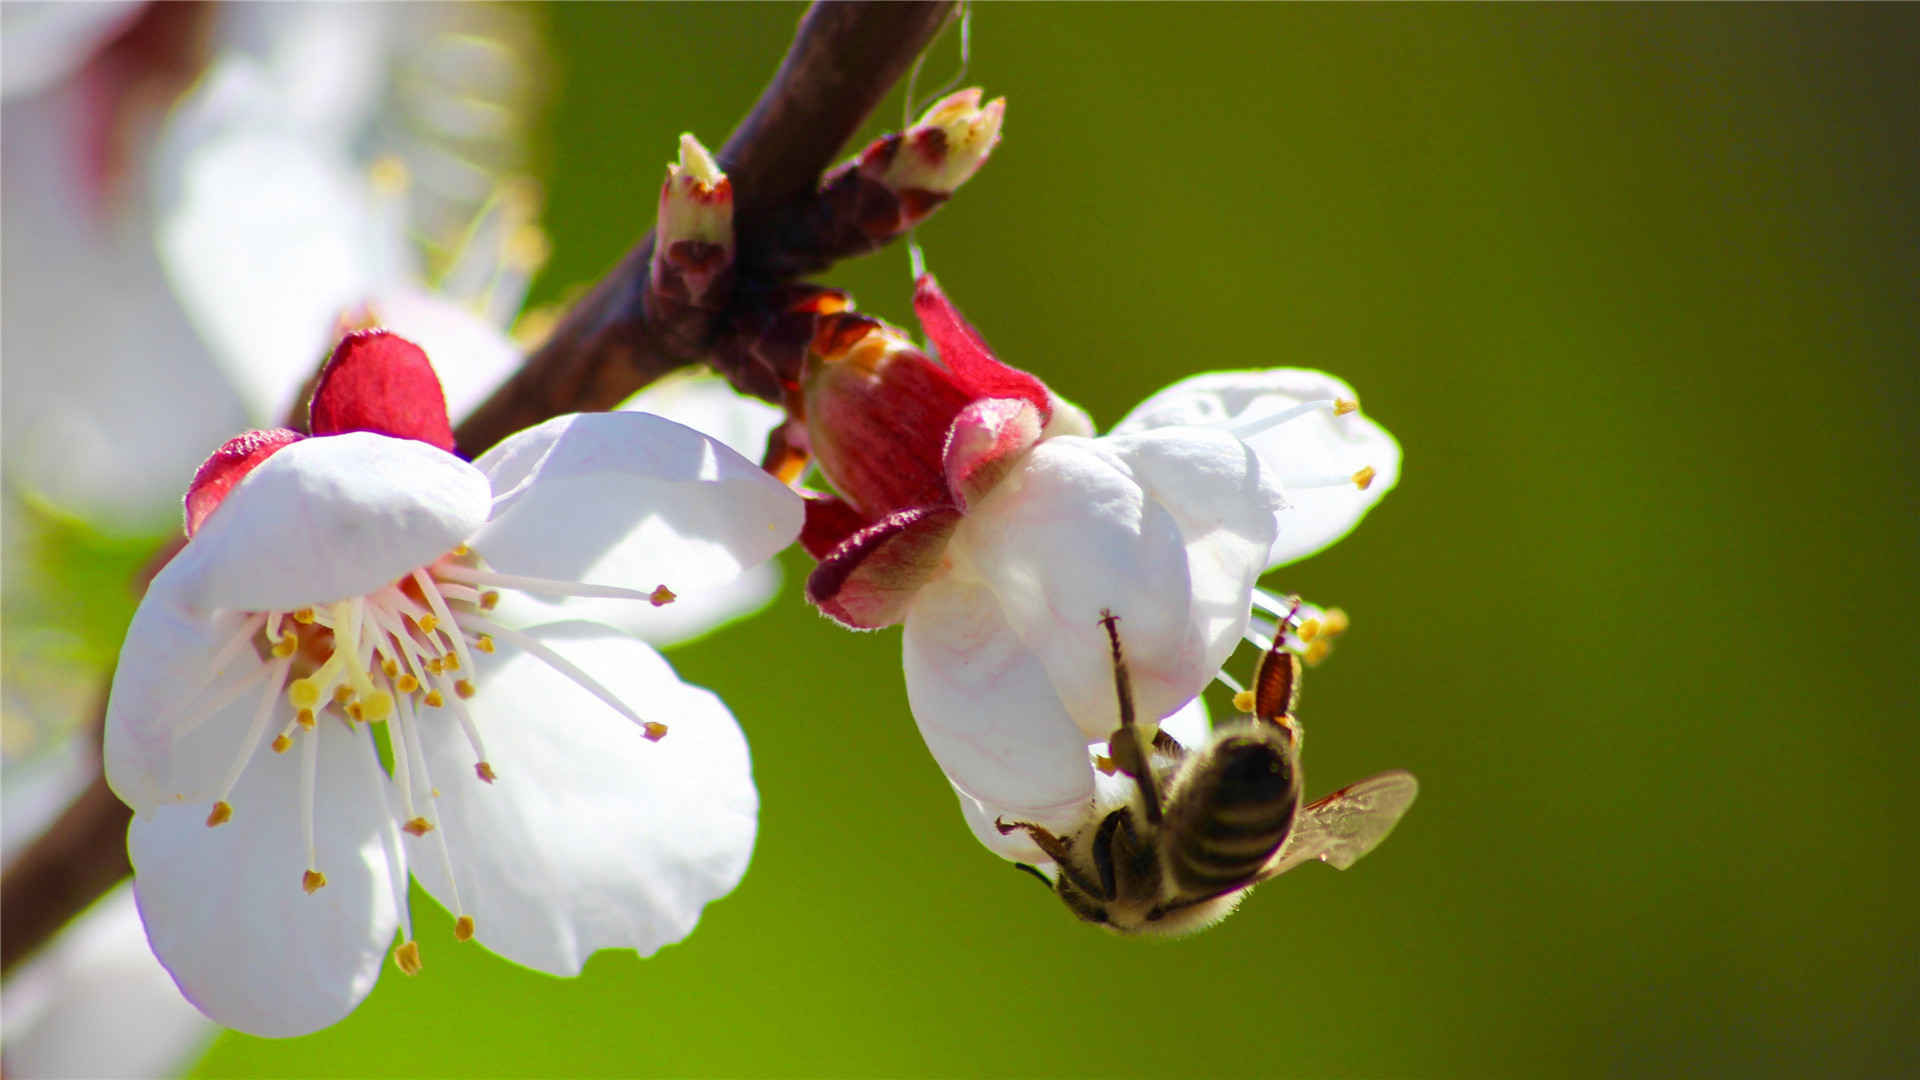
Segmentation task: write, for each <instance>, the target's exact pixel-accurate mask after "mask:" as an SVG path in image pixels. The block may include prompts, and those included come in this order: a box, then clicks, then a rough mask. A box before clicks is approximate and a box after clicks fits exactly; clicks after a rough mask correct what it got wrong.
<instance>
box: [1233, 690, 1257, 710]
mask: <svg viewBox="0 0 1920 1080" xmlns="http://www.w3.org/2000/svg"><path fill="white" fill-rule="evenodd" d="M1233 707H1234V708H1235V709H1238V710H1239V711H1241V712H1245V713H1250V712H1252V711H1253V691H1251V690H1242V691H1240V692H1239V693H1237V694H1235V695H1233Z"/></svg>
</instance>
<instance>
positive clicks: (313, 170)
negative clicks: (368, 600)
mask: <svg viewBox="0 0 1920 1080" xmlns="http://www.w3.org/2000/svg"><path fill="white" fill-rule="evenodd" d="M155 174H156V182H157V187H156V190H155V193H154V202H155V207H156V210H157V217H158V219H159V225H158V235H159V244H160V251H161V256H162V260H163V262H164V263H165V264H166V267H167V271H168V275H169V277H170V278H171V279H172V281H173V283H174V287H175V290H176V291H177V292H178V294H179V296H180V299H181V302H182V303H183V304H184V306H185V307H186V309H187V312H188V314H189V315H190V316H191V317H192V319H193V322H194V325H195V326H197V327H198V328H199V329H200V331H201V333H202V335H203V336H204V337H205V338H206V340H207V342H208V343H209V344H210V345H211V346H212V348H213V352H214V355H215V357H216V358H217V359H218V360H219V362H220V363H221V365H222V366H223V368H224V369H225V370H226V372H227V374H228V376H229V378H230V379H231V380H232V381H233V383H234V385H235V386H236V387H238V388H239V390H240V392H241V396H242V398H243V399H244V400H245V401H246V402H247V404H248V407H249V409H250V411H251V413H252V415H253V416H254V417H255V418H256V420H257V421H259V422H269V421H272V422H278V420H279V419H280V417H282V416H283V415H284V414H285V413H286V411H287V408H288V406H289V405H290V404H292V401H293V396H294V393H295V391H296V390H297V388H298V387H299V386H300V384H301V382H302V381H303V380H304V379H305V377H306V376H308V375H310V374H311V373H312V372H313V371H314V370H315V369H316V368H317V367H318V365H319V362H320V361H321V360H322V359H324V358H325V356H326V353H327V350H328V349H329V348H330V347H331V345H332V344H333V342H332V341H331V340H330V339H331V337H332V330H333V326H334V320H335V319H336V317H337V316H338V315H339V314H340V313H341V312H342V311H344V310H346V309H348V308H350V307H353V306H355V305H358V304H359V303H361V302H362V301H364V300H365V299H366V298H367V297H368V296H370V295H374V294H376V293H377V292H378V291H379V290H380V289H381V287H382V286H385V285H388V284H390V283H392V282H394V281H397V280H401V279H402V278H403V277H404V276H405V274H406V271H407V269H408V267H407V265H406V258H405V255H404V248H403V246H402V240H403V237H402V236H400V235H399V234H398V231H397V230H395V229H394V228H393V227H392V221H391V219H390V217H388V216H383V215H381V214H379V213H377V212H376V211H375V208H374V205H373V201H372V192H371V188H370V187H369V185H368V183H367V181H366V179H365V178H364V177H363V176H361V175H360V174H359V173H358V172H357V171H356V170H355V169H354V168H353V166H352V164H351V162H350V161H349V160H348V159H347V158H346V156H345V154H344V150H343V148H339V147H334V146H331V145H329V144H327V143H326V142H325V141H324V140H319V139H315V138H314V137H313V136H312V133H310V132H306V131H303V130H301V129H299V128H296V127H289V126H288V124H287V119H286V116H285V114H284V103H283V102H282V99H281V96H280V93H279V90H278V88H277V86H276V85H275V84H274V83H273V82H272V81H271V80H269V79H267V78H266V77H265V76H264V75H263V74H262V73H261V72H260V71H259V70H258V69H257V68H256V67H254V66H253V65H251V64H250V63H248V62H246V61H244V60H241V59H239V58H237V57H235V58H229V59H228V60H226V61H224V62H223V63H222V64H221V65H220V66H218V67H217V68H216V69H215V70H214V71H212V72H210V73H209V74H208V76H207V77H206V79H205V80H204V82H203V84H202V86H201V87H200V88H199V89H198V90H196V91H195V92H194V93H193V95H192V96H191V97H190V98H189V99H188V100H187V101H186V102H185V103H183V104H182V106H181V107H180V109H179V111H178V112H177V114H176V116H175V118H174V119H173V120H172V121H171V122H170V124H169V127H168V130H167V133H166V135H165V136H164V137H163V140H162V143H161V147H160V149H159V151H158V154H157V160H156V165H155Z"/></svg>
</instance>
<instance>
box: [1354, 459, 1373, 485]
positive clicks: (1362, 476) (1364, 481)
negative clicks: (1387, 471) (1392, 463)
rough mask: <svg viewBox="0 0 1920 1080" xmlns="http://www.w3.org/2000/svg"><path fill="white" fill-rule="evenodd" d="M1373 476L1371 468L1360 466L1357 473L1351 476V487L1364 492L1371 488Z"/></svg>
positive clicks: (1369, 466)
mask: <svg viewBox="0 0 1920 1080" xmlns="http://www.w3.org/2000/svg"><path fill="white" fill-rule="evenodd" d="M1374 476H1375V473H1374V471H1373V466H1371V465H1366V466H1362V467H1361V469H1360V471H1359V472H1356V473H1354V474H1353V486H1354V487H1357V488H1359V489H1360V490H1361V491H1365V490H1367V488H1369V487H1372V486H1373V478H1374Z"/></svg>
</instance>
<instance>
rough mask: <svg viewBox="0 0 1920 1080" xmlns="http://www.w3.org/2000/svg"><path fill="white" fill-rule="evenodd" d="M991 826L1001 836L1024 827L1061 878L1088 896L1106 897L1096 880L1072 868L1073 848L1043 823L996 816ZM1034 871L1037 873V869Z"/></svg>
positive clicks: (1105, 892) (1105, 891)
mask: <svg viewBox="0 0 1920 1080" xmlns="http://www.w3.org/2000/svg"><path fill="white" fill-rule="evenodd" d="M993 827H994V828H996V829H999V830H1000V835H1001V836H1007V835H1010V834H1011V833H1012V832H1013V831H1014V830H1015V829H1025V830H1026V831H1027V835H1028V836H1030V837H1032V838H1033V843H1034V846H1035V847H1037V848H1039V849H1040V850H1041V851H1043V852H1046V855H1047V858H1049V859H1052V860H1053V862H1054V865H1056V866H1058V867H1059V868H1060V877H1061V878H1062V880H1065V881H1070V882H1072V883H1073V884H1074V885H1075V886H1076V887H1078V888H1079V889H1080V890H1081V891H1082V892H1085V893H1087V894H1088V895H1089V896H1099V897H1106V896H1108V895H1109V891H1108V890H1106V889H1102V888H1101V887H1100V884H1099V883H1098V882H1096V881H1093V880H1092V879H1090V878H1088V877H1087V876H1086V875H1084V874H1082V873H1081V872H1080V871H1079V870H1077V869H1075V868H1074V865H1073V848H1072V847H1071V846H1070V845H1069V844H1068V843H1067V842H1066V841H1065V840H1062V839H1060V838H1059V837H1058V836H1055V835H1054V834H1053V830H1051V829H1049V828H1047V827H1046V826H1045V825H1035V824H1034V823H1033V822H1031V821H1008V820H1007V819H1006V818H998V817H997V818H994V819H993ZM1035 872H1036V873H1038V871H1035ZM1048 884H1050V885H1052V884H1054V883H1052V882H1049V883H1048ZM1056 887H1057V886H1056Z"/></svg>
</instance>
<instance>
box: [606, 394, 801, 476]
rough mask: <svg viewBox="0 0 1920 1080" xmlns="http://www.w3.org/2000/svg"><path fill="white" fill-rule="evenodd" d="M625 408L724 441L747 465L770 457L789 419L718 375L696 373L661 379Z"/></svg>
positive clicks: (629, 401)
mask: <svg viewBox="0 0 1920 1080" xmlns="http://www.w3.org/2000/svg"><path fill="white" fill-rule="evenodd" d="M620 408H621V409H623V410H625V411H627V412H644V413H652V414H653V415H655V416H664V417H666V418H667V419H668V420H671V421H673V422H674V423H676V424H685V425H686V426H688V427H690V428H692V429H693V430H695V431H698V432H700V433H701V434H703V435H711V436H713V437H714V438H716V439H719V440H720V441H721V442H723V443H725V444H727V447H728V449H730V450H732V451H733V452H734V453H736V454H739V455H740V456H741V457H743V458H746V459H747V460H748V461H759V460H760V459H761V458H762V457H764V456H765V455H766V452H767V436H768V435H771V434H772V433H773V429H774V428H776V427H779V426H780V424H781V422H782V421H784V420H785V419H786V413H784V412H782V411H781V410H779V409H777V408H775V407H773V406H772V405H769V404H767V403H766V402H764V401H761V400H760V399H759V398H753V397H748V396H747V395H745V394H742V393H740V392H739V391H737V390H735V389H734V388H733V387H732V386H729V385H728V384H727V380H725V379H723V378H721V377H720V376H718V375H705V374H692V373H688V374H682V375H674V376H670V377H668V378H665V379H656V380H655V381H654V382H652V383H650V384H648V386H647V387H646V389H644V390H641V391H640V392H639V393H637V394H635V395H633V396H632V397H630V398H628V399H627V400H625V401H623V402H621V403H620Z"/></svg>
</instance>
